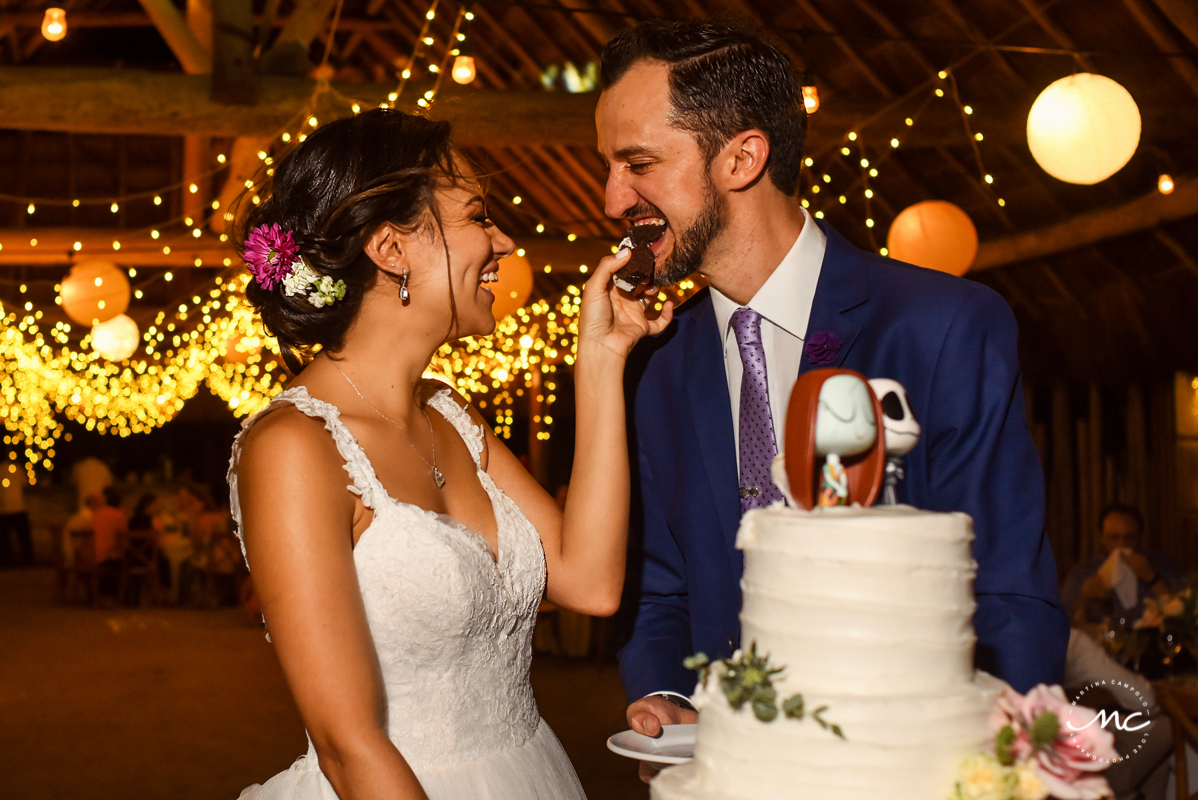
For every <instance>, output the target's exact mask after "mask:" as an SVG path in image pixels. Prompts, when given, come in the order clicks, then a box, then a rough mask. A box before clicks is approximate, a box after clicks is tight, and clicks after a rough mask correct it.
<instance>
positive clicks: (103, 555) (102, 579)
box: [86, 486, 129, 596]
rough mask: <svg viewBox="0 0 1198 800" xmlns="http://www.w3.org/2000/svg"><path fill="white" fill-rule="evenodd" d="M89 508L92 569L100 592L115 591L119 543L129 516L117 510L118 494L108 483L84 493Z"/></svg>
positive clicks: (126, 526) (124, 534) (119, 502)
mask: <svg viewBox="0 0 1198 800" xmlns="http://www.w3.org/2000/svg"><path fill="white" fill-rule="evenodd" d="M86 502H87V506H88V508H90V509H91V512H92V534H93V535H94V537H95V546H96V570H97V572H98V574H99V584H100V594H110V595H114V596H115V595H116V582H117V578H118V576H119V575H120V571H121V557H122V556H123V553H122V551H121V543H122V542H123V541H124V538H125V536H126V534H127V533H128V530H129V518H128V517H127V516H125V512H124V511H122V510H121V508H120V506H121V496H120V495H119V494H117V492H116V490H114V489H113V488H112V487H111V486H109V487H106V488H105V489H104V491H102V492H92V493H91V494H89V495H88V496H87V500H86Z"/></svg>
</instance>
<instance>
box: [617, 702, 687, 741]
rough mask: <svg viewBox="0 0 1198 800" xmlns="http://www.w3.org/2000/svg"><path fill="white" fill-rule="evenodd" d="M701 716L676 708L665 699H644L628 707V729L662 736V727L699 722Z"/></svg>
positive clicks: (648, 734) (647, 734)
mask: <svg viewBox="0 0 1198 800" xmlns="http://www.w3.org/2000/svg"><path fill="white" fill-rule="evenodd" d="M698 721H699V714H698V713H697V712H695V711H691V710H690V709H689V708H682V707H680V706H676V705H674V704H673V703H671V702H670V701H669V700H667V699H666V698H664V697H658V696H656V695H651V696H649V697H642V698H641V699H640V700H637V701H636V702H635V703H633V704H632V705H630V706H629V707H628V727H630V728H632V729H633V730H634V731H636V732H637V733H643V734H644V735H645V736H653V737H657V736H660V735H661V726H662V725H681V724H683V723H688V722H698Z"/></svg>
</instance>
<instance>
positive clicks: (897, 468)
mask: <svg viewBox="0 0 1198 800" xmlns="http://www.w3.org/2000/svg"><path fill="white" fill-rule="evenodd" d="M869 387H870V388H871V389H873V390H874V395H875V396H876V397H877V398H878V403H879V404H880V405H881V406H882V427H883V428H884V429H885V431H886V475H885V482H884V486H883V490H882V503H883V504H884V505H888V506H893V505H896V504H897V503H898V500H897V498H896V497H895V487H897V486H898V482H899V481H901V480H902V479H903V478H904V477H906V471H905V470H904V468H903V456H905V455H907V453H910V452H911V449H912V448H914V447H915V445H916V444H918V443H919V432H920V428H919V421H918V420H916V419H915V414H913V413H911V404H910V403H909V402H908V401H907V390H906V389H904V388H903V385H902V384H901V383H899V382H898V381H896V380H892V379H890V378H871V379H870V381H869Z"/></svg>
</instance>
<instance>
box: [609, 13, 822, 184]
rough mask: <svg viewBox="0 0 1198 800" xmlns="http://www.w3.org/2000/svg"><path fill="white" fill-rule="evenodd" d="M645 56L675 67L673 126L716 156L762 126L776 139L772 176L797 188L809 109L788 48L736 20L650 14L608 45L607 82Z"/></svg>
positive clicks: (772, 144)
mask: <svg viewBox="0 0 1198 800" xmlns="http://www.w3.org/2000/svg"><path fill="white" fill-rule="evenodd" d="M645 59H649V60H653V61H662V62H665V63H666V64H668V65H669V68H670V106H671V107H672V109H673V114H672V115H671V124H673V125H674V126H675V127H678V128H682V129H683V130H688V131H690V132H691V133H692V134H694V136H695V139H696V141H697V142H698V144H699V147H700V148H701V149H702V151H703V153H704V155H705V156H706V157H707V159H708V161H709V162H710V161H711V159H713V158H715V157H716V155H717V154H718V153H719V151H720V149H721V148H722V147H723V146H724V145H726V144H727V143H728V141H729V140H730V139H731V138H732V137H733V136H736V135H737V134H738V133H741V132H743V131H747V130H749V129H751V128H756V129H758V130H760V131H761V132H762V133H764V134H765V136H766V139H767V140H768V141H769V143H770V155H769V159H768V160H767V161H766V171H767V173H768V174H769V176H770V180H771V181H772V182H773V184H774V186H776V187H777V188H778V190H779V191H781V192H782V193H783V194H787V195H794V194H795V193H797V191H798V186H799V170H800V168H801V167H802V162H803V142H804V139H805V138H806V135H807V110H806V109H805V108H804V107H803V87H802V83H801V81H800V80H799V76H798V75H797V74H796V72H795V68H794V65H793V64H791V62H790V59H788V58H787V57H786V55H785V54H784V53H783V52H782V51H781V50H779V49H778V48H777V47H775V46H774V45H772V44H770V43H769V42H767V41H766V40H765V38H764V37H763V36H762V35H761V34H760V33H759V32H758V31H756V30H754V29H752V28H748V27H742V26H739V25H735V24H726V23H714V22H699V21H685V22H666V21H663V20H650V21H647V22H642V23H641V24H639V25H637V26H636V27H634V28H627V29H625V30H622V31H620V32H619V33H617V34H616V35H615V37H614V38H613V39H612V40H611V41H609V42H608V43H607V45H606V46H605V47H604V48H603V54H602V55H601V56H600V67H599V69H600V73H599V74H600V80H601V81H602V84H603V87H604V88H605V89H606V88H608V87H611V86H613V85H615V84H616V83H617V82H618V81H619V80H620V78H622V77H623V76H624V73H626V72H627V71H628V70H629V69H630V68H631V67H632V66H633V65H634V64H636V63H637V62H638V61H642V60H645Z"/></svg>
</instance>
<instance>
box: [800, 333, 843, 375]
mask: <svg viewBox="0 0 1198 800" xmlns="http://www.w3.org/2000/svg"><path fill="white" fill-rule="evenodd" d="M803 352H804V353H805V354H806V355H807V359H808V360H809V361H810V362H811V363H812V364H815V365H816V366H817V367H823V366H826V365H828V364H831V363H832V362H833V361H835V360H836V354H837V353H839V352H840V339H838V338H837V337H836V334H834V333H831V332H829V331H818V332H816V333H813V334H811V338H809V339H808V340H807V344H806V345H804V347H803Z"/></svg>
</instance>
